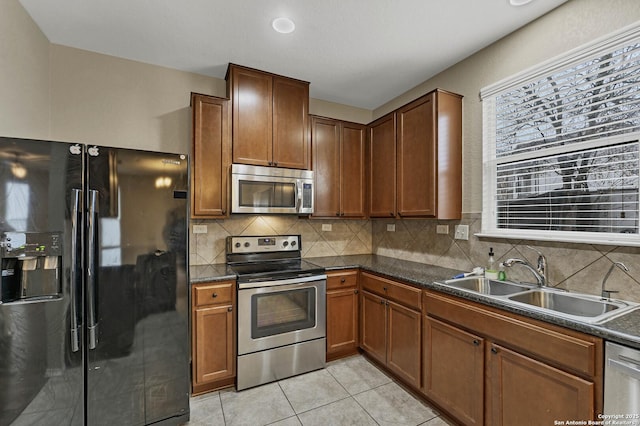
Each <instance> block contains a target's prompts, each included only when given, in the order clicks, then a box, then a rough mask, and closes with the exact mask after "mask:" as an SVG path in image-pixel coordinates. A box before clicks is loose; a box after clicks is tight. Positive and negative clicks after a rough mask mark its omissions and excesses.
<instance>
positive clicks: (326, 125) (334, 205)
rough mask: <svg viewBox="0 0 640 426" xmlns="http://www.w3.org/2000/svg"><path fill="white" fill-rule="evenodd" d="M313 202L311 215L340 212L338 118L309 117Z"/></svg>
mask: <svg viewBox="0 0 640 426" xmlns="http://www.w3.org/2000/svg"><path fill="white" fill-rule="evenodd" d="M311 143H312V146H313V174H314V179H315V184H316V185H315V188H314V194H315V203H314V212H313V216H315V217H336V216H339V215H340V205H339V202H340V186H339V183H340V122H338V121H336V120H329V119H324V118H319V117H312V119H311Z"/></svg>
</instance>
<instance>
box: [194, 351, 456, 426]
mask: <svg viewBox="0 0 640 426" xmlns="http://www.w3.org/2000/svg"><path fill="white" fill-rule="evenodd" d="M187 425H188V426H200V425H225V426H237V425H247V426H256V425H278V426H293V425H305V426H307V425H321V426H327V425H339V426H342V425H413V426H416V425H426V426H444V425H451V423H449V422H448V421H446V420H445V419H444V418H441V417H440V416H439V415H438V413H437V412H436V411H435V410H433V409H432V408H430V407H429V406H428V405H426V404H425V403H423V402H422V401H420V400H419V399H416V398H415V397H414V396H413V395H411V394H410V393H409V392H407V391H406V390H404V389H403V388H402V387H401V386H400V385H398V384H397V383H396V382H395V381H394V380H393V379H392V378H391V377H389V376H387V375H386V374H385V373H383V372H382V371H380V370H379V369H378V368H377V367H375V366H374V365H373V364H371V363H370V362H369V361H367V359H366V358H364V357H362V356H360V355H356V356H352V357H349V358H343V359H340V360H336V361H333V362H330V363H328V364H327V368H326V369H324V370H318V371H313V372H311V373H307V374H303V375H300V376H296V377H291V378H288V379H284V380H280V381H279V382H275V383H269V384H266V385H262V386H258V387H255V388H252V389H247V390H244V391H242V392H236V391H235V390H234V389H233V388H231V389H226V390H221V391H219V392H212V393H208V394H205V395H201V396H196V397H193V398H191V420H190V421H189V423H187Z"/></svg>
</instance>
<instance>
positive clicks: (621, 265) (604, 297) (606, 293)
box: [601, 262, 629, 300]
mask: <svg viewBox="0 0 640 426" xmlns="http://www.w3.org/2000/svg"><path fill="white" fill-rule="evenodd" d="M616 266H617V267H618V268H620V269H622V270H623V271H625V272H629V268H627V266H626V265H625V264H624V263H622V262H613V265H611V267H610V268H609V270H608V271H607V273H606V274H605V276H604V278H603V279H602V293H601V296H602V300H607V299H611V293H618V291H617V290H605V288H604V285H605V284H606V282H607V280H608V279H609V275H611V272H613V268H615V267H616Z"/></svg>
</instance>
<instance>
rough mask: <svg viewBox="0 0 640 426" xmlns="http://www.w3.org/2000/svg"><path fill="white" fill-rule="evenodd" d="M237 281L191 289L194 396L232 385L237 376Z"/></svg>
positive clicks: (205, 284)
mask: <svg viewBox="0 0 640 426" xmlns="http://www.w3.org/2000/svg"><path fill="white" fill-rule="evenodd" d="M235 285H236V283H235V281H224V282H216V283H203V284H195V285H194V286H193V288H192V297H191V300H192V302H191V304H192V336H191V341H192V353H191V358H192V393H193V394H194V395H196V394H199V393H203V392H207V391H210V390H214V389H219V388H222V387H226V386H231V385H233V383H234V380H235V376H236V349H235V347H236V344H235V342H236V337H235V334H236V325H235V324H236V321H235V299H236V296H235V294H236V292H235Z"/></svg>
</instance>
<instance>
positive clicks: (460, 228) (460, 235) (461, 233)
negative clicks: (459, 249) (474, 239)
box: [454, 225, 469, 240]
mask: <svg viewBox="0 0 640 426" xmlns="http://www.w3.org/2000/svg"><path fill="white" fill-rule="evenodd" d="M454 238H455V239H456V240H468V239H469V225H456V228H455V235H454Z"/></svg>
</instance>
